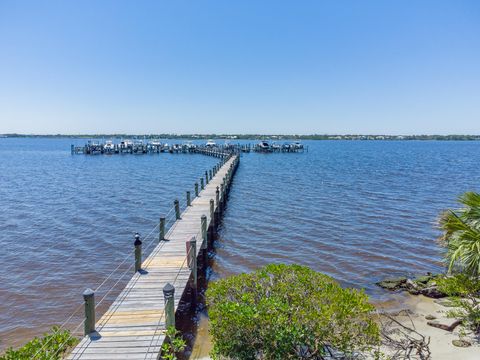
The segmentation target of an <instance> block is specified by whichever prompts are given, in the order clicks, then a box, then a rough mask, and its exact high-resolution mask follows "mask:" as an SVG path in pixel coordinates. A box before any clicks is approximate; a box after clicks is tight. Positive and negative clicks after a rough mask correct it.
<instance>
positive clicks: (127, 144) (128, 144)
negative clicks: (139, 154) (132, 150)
mask: <svg viewBox="0 0 480 360" xmlns="http://www.w3.org/2000/svg"><path fill="white" fill-rule="evenodd" d="M132 145H133V141H132V140H122V141H121V142H120V149H128V148H129V147H131V146H132Z"/></svg>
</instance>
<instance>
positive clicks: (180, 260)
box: [68, 155, 237, 360]
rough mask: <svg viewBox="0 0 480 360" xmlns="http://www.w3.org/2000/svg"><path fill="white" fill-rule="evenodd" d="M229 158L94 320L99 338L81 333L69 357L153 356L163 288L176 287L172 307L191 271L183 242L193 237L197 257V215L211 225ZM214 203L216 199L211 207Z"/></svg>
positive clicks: (159, 337)
mask: <svg viewBox="0 0 480 360" xmlns="http://www.w3.org/2000/svg"><path fill="white" fill-rule="evenodd" d="M236 157H237V156H236V155H235V156H233V157H231V158H230V159H229V160H228V161H227V162H226V163H225V164H224V165H223V166H222V167H221V168H220V169H219V171H218V172H217V174H216V175H215V176H214V177H213V178H212V179H211V180H210V181H209V183H208V184H206V185H205V188H204V190H202V191H200V193H199V196H198V197H197V198H195V199H193V200H192V203H191V206H189V207H187V209H186V210H185V211H184V212H183V213H182V214H181V219H180V220H177V221H176V222H175V224H173V225H172V227H171V228H170V229H169V231H168V232H167V233H166V236H165V238H166V241H161V242H160V243H159V244H158V245H157V246H156V248H155V249H154V250H153V251H152V253H151V254H150V256H148V257H147V258H146V259H145V261H144V262H143V263H142V269H143V270H145V271H144V272H142V273H138V272H137V273H135V275H133V277H132V278H131V279H130V281H129V283H128V284H127V285H126V287H125V288H124V289H123V291H122V292H121V293H120V294H119V295H118V297H117V299H116V300H115V301H114V302H113V304H112V305H111V306H110V308H109V309H108V310H107V311H106V312H105V314H103V316H102V317H101V318H100V319H99V320H98V321H97V323H96V326H95V328H96V331H97V332H98V334H96V335H98V336H85V337H84V338H83V339H82V340H81V342H80V343H79V344H78V345H77V346H76V347H75V349H73V351H72V352H71V354H70V355H69V357H68V359H70V360H78V359H82V360H105V359H134V360H137V359H138V360H140V359H141V360H146V359H156V358H157V354H158V352H159V350H160V346H161V345H162V343H163V340H164V337H165V335H164V334H165V314H164V305H165V304H164V297H163V287H164V286H165V285H166V284H167V283H171V284H173V285H174V286H175V309H177V307H178V304H179V302H180V298H181V297H182V294H183V292H184V290H185V288H186V287H187V283H188V280H189V278H190V273H191V271H190V269H189V268H188V264H187V260H186V244H185V243H186V241H188V240H190V239H191V238H192V237H193V236H195V237H196V239H197V256H198V254H199V253H200V251H201V248H202V246H201V245H202V241H203V239H202V229H201V216H202V215H205V216H206V217H207V225H209V224H210V223H211V220H212V219H211V214H210V199H214V200H215V198H216V190H217V186H218V187H220V185H221V184H222V182H223V178H224V176H225V175H226V174H227V172H228V171H229V169H230V166H231V165H232V164H233V163H234V161H235V159H236ZM216 206H217V204H216V203H215V207H216Z"/></svg>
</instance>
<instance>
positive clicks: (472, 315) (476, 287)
mask: <svg viewBox="0 0 480 360" xmlns="http://www.w3.org/2000/svg"><path fill="white" fill-rule="evenodd" d="M437 284H438V287H439V289H440V291H442V292H444V293H445V294H447V295H449V296H450V298H449V299H450V302H451V305H452V306H453V307H454V309H453V310H450V311H448V312H447V315H448V316H449V317H453V318H456V319H459V320H462V324H463V326H464V327H466V328H469V329H470V330H472V331H474V332H475V333H477V334H478V333H480V302H479V296H480V280H478V279H477V278H472V277H470V276H468V275H466V274H456V275H454V276H451V277H445V278H439V279H438V280H437Z"/></svg>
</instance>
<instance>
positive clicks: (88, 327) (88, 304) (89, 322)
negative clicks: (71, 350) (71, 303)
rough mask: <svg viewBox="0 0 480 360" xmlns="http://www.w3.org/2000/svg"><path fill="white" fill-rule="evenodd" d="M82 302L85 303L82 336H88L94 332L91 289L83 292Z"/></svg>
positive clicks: (92, 294)
mask: <svg viewBox="0 0 480 360" xmlns="http://www.w3.org/2000/svg"><path fill="white" fill-rule="evenodd" d="M83 300H84V301H85V323H84V335H88V334H91V333H92V332H94V331H95V293H94V292H93V290H92V289H86V290H85V291H84V292H83Z"/></svg>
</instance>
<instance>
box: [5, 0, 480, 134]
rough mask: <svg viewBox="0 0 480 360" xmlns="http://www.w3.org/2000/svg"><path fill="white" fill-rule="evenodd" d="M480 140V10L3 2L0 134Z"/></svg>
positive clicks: (341, 4) (453, 4)
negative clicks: (478, 136)
mask: <svg viewBox="0 0 480 360" xmlns="http://www.w3.org/2000/svg"><path fill="white" fill-rule="evenodd" d="M7 132H21V133H43V134H45V133H69V134H75V133H91V134H93V133H112V132H121V133H163V132H176V133H211V132H216V133H290V134H307V133H330V134H332V133H364V134H371V133H389V134H421V133H436V134H451V133H463V134H473V133H475V134H479V133H480V2H478V1H439V0H437V1H341V0H335V1H279V0H276V1H263V0H262V1H246V0H242V1H200V0H199V1H193V0H192V1H181V0H178V1H161V0H158V1H105V0H104V1H75V2H74V1H18V0H14V1H9V0H0V133H7Z"/></svg>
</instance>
